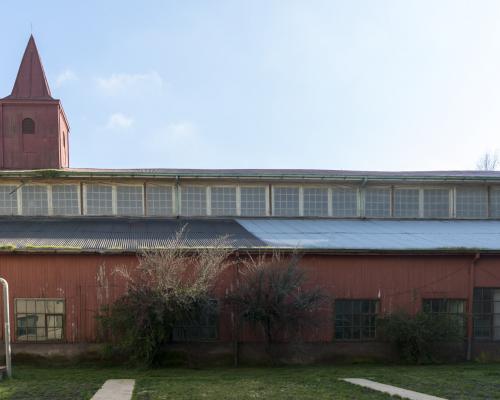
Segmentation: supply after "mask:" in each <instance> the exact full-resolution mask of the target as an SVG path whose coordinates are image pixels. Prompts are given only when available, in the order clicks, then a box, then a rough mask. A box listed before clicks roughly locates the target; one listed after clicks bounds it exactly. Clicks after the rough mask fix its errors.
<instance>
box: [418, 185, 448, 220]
mask: <svg viewBox="0 0 500 400" xmlns="http://www.w3.org/2000/svg"><path fill="white" fill-rule="evenodd" d="M424 217H425V218H449V217H450V191H449V190H448V189H424Z"/></svg>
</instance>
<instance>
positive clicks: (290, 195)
mask: <svg viewBox="0 0 500 400" xmlns="http://www.w3.org/2000/svg"><path fill="white" fill-rule="evenodd" d="M273 214H274V215H276V216H281V217H298V216H299V188H298V187H275V188H274V209H273Z"/></svg>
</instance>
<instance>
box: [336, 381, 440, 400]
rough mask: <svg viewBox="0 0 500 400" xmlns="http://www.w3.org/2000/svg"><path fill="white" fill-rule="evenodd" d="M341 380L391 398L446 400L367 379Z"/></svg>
mask: <svg viewBox="0 0 500 400" xmlns="http://www.w3.org/2000/svg"><path fill="white" fill-rule="evenodd" d="M341 380H342V381H346V382H349V383H352V384H353V385H358V386H362V387H365V388H368V389H372V390H376V391H377V392H382V393H387V394H390V395H391V396H399V397H401V398H402V399H410V400H446V399H444V398H443V397H436V396H430V395H428V394H424V393H419V392H414V391H413V390H406V389H401V388H398V387H396V386H391V385H385V384H383V383H378V382H374V381H370V380H369V379H358V378H346V379H341Z"/></svg>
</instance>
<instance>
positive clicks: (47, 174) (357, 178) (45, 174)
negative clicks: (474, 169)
mask: <svg viewBox="0 0 500 400" xmlns="http://www.w3.org/2000/svg"><path fill="white" fill-rule="evenodd" d="M2 177H6V178H89V179H91V178H96V177H98V178H155V179H161V178H171V179H180V178H189V179H242V180H250V179H254V180H255V179H257V180H316V181H318V180H320V181H344V182H358V183H366V182H368V181H391V182H392V181H409V182H418V181H425V182H450V183H456V182H466V181H471V182H492V181H493V182H495V181H496V182H500V175H499V176H452V175H443V176H426V175H415V176H408V175H391V176H386V175H363V174H359V175H348V176H347V175H343V174H307V173H304V174H301V173H283V174H276V173H266V172H263V173H248V174H246V173H230V172H228V173H224V172H201V173H200V172H187V171H186V172H179V171H173V172H163V171H155V172H141V171H137V172H135V171H126V170H125V171H123V172H121V171H89V172H85V171H70V170H64V169H42V170H26V171H19V170H15V171H9V170H4V171H0V178H2Z"/></svg>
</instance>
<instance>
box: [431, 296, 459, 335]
mask: <svg viewBox="0 0 500 400" xmlns="http://www.w3.org/2000/svg"><path fill="white" fill-rule="evenodd" d="M422 310H423V311H424V312H425V313H430V314H439V315H448V316H449V317H451V318H454V319H456V320H457V321H458V322H459V323H460V326H461V327H462V329H463V333H464V334H465V321H466V320H465V300H456V299H423V301H422Z"/></svg>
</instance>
